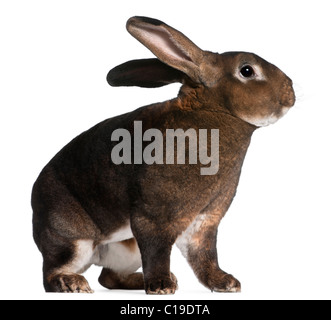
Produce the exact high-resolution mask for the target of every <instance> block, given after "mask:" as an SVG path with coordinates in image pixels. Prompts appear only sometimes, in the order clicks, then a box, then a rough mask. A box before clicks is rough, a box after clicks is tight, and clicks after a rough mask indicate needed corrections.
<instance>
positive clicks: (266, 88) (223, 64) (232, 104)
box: [32, 17, 295, 294]
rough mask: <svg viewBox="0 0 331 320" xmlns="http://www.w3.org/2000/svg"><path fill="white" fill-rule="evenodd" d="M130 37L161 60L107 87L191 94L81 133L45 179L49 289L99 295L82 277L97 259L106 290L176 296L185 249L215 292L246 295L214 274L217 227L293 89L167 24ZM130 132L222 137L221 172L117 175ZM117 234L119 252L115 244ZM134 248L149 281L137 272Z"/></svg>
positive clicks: (38, 219) (256, 62)
mask: <svg viewBox="0 0 331 320" xmlns="http://www.w3.org/2000/svg"><path fill="white" fill-rule="evenodd" d="M127 27H128V30H129V32H130V33H131V34H132V35H133V36H135V37H136V38H137V39H138V40H139V41H140V42H142V43H143V44H144V45H146V46H147V47H148V48H149V49H150V50H151V51H152V52H153V53H154V54H155V55H156V56H157V57H158V59H159V60H160V61H159V60H156V59H149V60H142V61H141V63H140V62H139V60H135V61H134V62H128V63H125V64H123V65H121V66H120V67H116V68H114V69H113V70H111V71H110V72H109V74H108V77H107V79H108V81H109V83H110V84H112V85H126V84H127V85H130V86H131V85H138V86H139V85H141V86H145V87H146V86H147V87H157V86H162V85H165V84H168V83H172V82H177V81H179V82H181V83H182V84H183V86H182V88H181V90H180V92H179V95H178V97H177V98H176V99H173V100H169V101H167V102H164V103H158V104H154V105H150V106H146V107H143V108H140V109H137V110H135V111H132V112H131V113H128V114H124V115H121V116H118V117H115V118H112V119H108V120H105V121H104V122H102V123H99V124H98V125H96V126H94V127H93V128H91V129H90V130H88V131H86V132H84V133H82V134H81V135H79V136H78V137H76V138H75V139H74V140H72V141H71V142H70V143H69V144H68V145H67V146H65V147H64V148H63V149H62V150H61V151H60V152H59V153H58V154H57V155H56V156H55V157H54V158H53V159H52V160H51V161H50V162H49V163H48V164H47V166H46V167H45V168H44V169H43V171H42V172H41V174H40V176H39V178H38V179H37V181H36V183H35V185H34V188H33V194H32V207H33V210H34V216H33V227H34V239H35V242H36V244H37V246H38V247H39V249H40V251H41V253H42V255H43V258H44V267H43V271H44V286H45V289H46V291H61V292H76V291H77V292H81V291H83V292H91V290H90V288H89V286H88V284H87V282H86V280H85V279H84V278H83V277H82V276H80V275H78V274H77V273H80V272H82V271H84V270H85V269H86V268H88V267H89V265H90V264H91V263H93V261H95V259H96V260H97V261H99V262H100V261H102V263H104V264H109V265H114V266H115V267H116V268H117V269H118V270H117V271H115V270H111V269H109V268H108V267H107V265H104V267H105V268H104V269H103V271H102V273H101V276H100V279H99V281H100V283H101V284H102V285H103V286H105V287H107V288H111V289H115V288H121V289H142V288H145V290H146V292H147V293H150V294H171V293H174V292H175V290H176V289H177V280H176V278H175V277H174V276H173V275H172V273H171V272H170V253H171V249H172V246H173V244H174V243H177V245H178V246H179V248H180V250H181V251H182V252H183V254H184V256H185V257H186V258H187V260H188V262H189V264H190V265H191V267H192V268H193V270H194V272H195V274H196V276H197V277H198V279H199V281H200V282H201V283H202V284H204V285H205V286H206V287H207V288H209V289H210V290H213V291H220V292H224V291H227V292H234V291H240V289H241V286H240V283H239V281H238V280H236V279H235V278H234V277H233V276H231V275H229V274H226V273H225V272H224V271H222V270H221V269H220V267H219V265H218V258H217V248H216V239H217V228H218V225H219V223H220V221H221V219H222V217H223V216H224V215H225V213H226V212H227V210H228V208H229V206H230V205H231V202H232V200H233V198H234V196H235V193H236V189H237V185H238V182H239V178H240V172H241V167H242V164H243V161H244V158H245V155H246V152H247V148H248V146H249V144H250V141H251V136H252V134H253V132H254V131H255V130H256V129H257V127H256V125H255V124H256V123H260V122H261V123H266V124H268V123H269V118H270V119H271V120H272V121H273V122H274V121H275V120H277V119H278V118H280V117H281V116H282V115H283V114H284V113H285V111H287V110H288V108H290V107H291V106H292V105H293V104H294V101H295V96H294V91H293V89H292V82H291V80H290V79H289V78H288V77H287V76H286V75H285V74H283V73H282V72H281V71H280V70H279V69H278V68H277V67H275V66H273V65H272V64H270V63H268V62H266V61H265V60H263V59H261V58H260V57H258V56H256V55H254V54H251V53H244V52H230V53H224V54H216V53H211V52H208V51H203V50H201V49H199V48H198V47H197V46H196V45H195V44H193V43H192V41H190V40H189V39H188V38H186V37H185V36H184V35H183V34H182V33H180V32H179V31H177V30H175V29H173V28H171V27H169V26H167V25H166V24H164V23H163V22H161V21H158V20H155V19H150V18H144V17H134V18H131V19H130V20H129V21H128V25H127ZM160 37H161V38H162V41H159V40H160ZM245 65H251V66H252V67H253V68H254V70H255V73H254V77H252V78H247V77H246V78H245V77H243V75H242V74H241V68H242V67H243V66H245ZM261 73H262V75H261ZM259 77H260V78H259ZM134 121H142V124H143V131H145V130H147V129H149V128H156V129H159V130H160V131H161V132H162V133H163V134H164V135H165V133H166V130H167V129H183V130H188V129H195V130H196V132H198V130H199V129H207V130H208V132H210V130H211V129H219V155H217V157H218V158H219V159H218V160H219V171H218V172H217V174H215V175H209V176H208V175H206V176H203V175H201V172H200V169H201V165H200V164H188V163H186V164H183V165H179V164H173V165H167V164H153V165H146V164H141V165H137V164H136V165H134V164H127V165H124V164H121V165H115V164H114V163H113V162H112V159H111V150H112V148H113V147H114V146H115V145H116V142H114V141H111V135H112V133H113V132H114V130H116V129H118V128H122V129H127V130H129V132H131V133H132V132H133V127H134ZM186 148H188V145H186ZM207 148H208V152H209V153H210V145H208V146H207ZM186 151H188V150H186ZM164 154H165V153H164ZM128 226H129V227H130V230H132V233H133V236H134V239H132V235H130V234H129V233H128V231H127V230H126V228H128ZM125 230H126V231H125ZM114 235H116V237H117V238H116V239H117V240H116V241H117V242H119V243H120V244H122V246H116V245H114V244H113V242H116V241H115V240H112V237H113V236H114ZM112 241H113V242H112ZM137 244H138V246H139V249H140V253H141V262H142V267H143V275H142V274H139V273H138V274H137V273H134V272H135V271H136V269H137V267H138V266H137V265H136V261H135V259H137V251H138V250H137V247H136V245H137ZM118 248H122V249H123V255H125V254H127V253H128V252H130V254H132V261H129V260H130V259H129V258H125V259H128V261H127V263H128V265H130V263H131V265H130V268H129V269H126V268H125V266H124V265H123V266H122V265H121V263H123V261H122V260H123V259H124V258H123V257H124V256H123V257H122V255H121V253H120V252H119V251H116V250H119V249H118ZM107 250H108V251H107ZM105 252H115V253H116V254H115V256H114V261H112V260H111V259H104V258H105V257H103V256H102V254H105ZM125 257H127V256H125ZM138 257H139V256H138ZM108 258H111V257H108ZM98 259H99V260H98ZM116 263H117V264H116ZM115 267H114V268H115ZM122 267H123V270H122V271H121V268H122ZM133 269H135V270H133ZM64 271H65V272H64ZM83 279H84V280H83Z"/></svg>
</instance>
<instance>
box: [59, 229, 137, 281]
mask: <svg viewBox="0 0 331 320" xmlns="http://www.w3.org/2000/svg"><path fill="white" fill-rule="evenodd" d="M132 238H133V234H132V230H131V227H130V224H128V225H126V226H125V227H123V228H121V229H119V230H117V231H116V232H114V233H112V234H111V235H109V237H108V238H107V239H105V240H103V241H102V242H101V243H100V244H99V245H97V246H96V247H94V242H93V240H78V241H76V242H75V245H76V254H75V258H74V259H73V261H71V263H69V264H68V265H67V266H66V267H65V269H66V270H65V271H67V272H74V273H82V272H84V271H85V270H86V269H87V268H88V267H89V266H90V265H92V264H95V265H98V266H102V267H105V268H109V269H112V270H113V271H115V272H117V273H120V274H124V275H125V274H130V273H133V272H135V271H137V270H138V269H139V268H140V267H141V255H140V251H139V248H138V245H137V244H136V245H135V246H131V247H130V248H129V247H128V246H126V245H124V244H123V243H121V241H124V240H128V239H132Z"/></svg>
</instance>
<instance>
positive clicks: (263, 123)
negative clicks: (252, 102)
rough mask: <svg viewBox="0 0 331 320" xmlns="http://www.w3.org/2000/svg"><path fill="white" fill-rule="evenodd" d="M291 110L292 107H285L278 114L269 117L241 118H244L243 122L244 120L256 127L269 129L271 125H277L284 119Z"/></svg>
mask: <svg viewBox="0 0 331 320" xmlns="http://www.w3.org/2000/svg"><path fill="white" fill-rule="evenodd" d="M290 109H291V107H283V108H282V109H281V111H280V112H277V114H276V113H275V112H273V113H272V114H270V115H269V116H266V117H261V116H260V117H249V116H247V117H245V116H242V117H241V118H242V120H244V121H246V122H248V123H250V124H252V125H254V126H256V127H267V126H269V125H271V124H274V123H276V122H277V121H278V120H279V119H281V118H282V117H284V116H285V115H286V114H287V113H288V111H289V110H290Z"/></svg>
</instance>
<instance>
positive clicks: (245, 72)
mask: <svg viewBox="0 0 331 320" xmlns="http://www.w3.org/2000/svg"><path fill="white" fill-rule="evenodd" d="M240 74H241V75H242V76H243V77H244V78H250V77H252V76H254V74H255V72H254V69H253V67H251V66H249V65H247V66H244V67H242V68H241V70H240Z"/></svg>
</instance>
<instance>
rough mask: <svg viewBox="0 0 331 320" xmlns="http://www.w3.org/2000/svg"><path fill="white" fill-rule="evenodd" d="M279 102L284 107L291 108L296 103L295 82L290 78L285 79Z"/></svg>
mask: <svg viewBox="0 0 331 320" xmlns="http://www.w3.org/2000/svg"><path fill="white" fill-rule="evenodd" d="M279 102H280V104H281V105H282V106H283V107H287V108H291V107H293V106H294V103H295V92H294V89H293V82H292V80H291V79H290V78H287V81H284V83H283V87H282V89H281V90H280V97H279Z"/></svg>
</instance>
